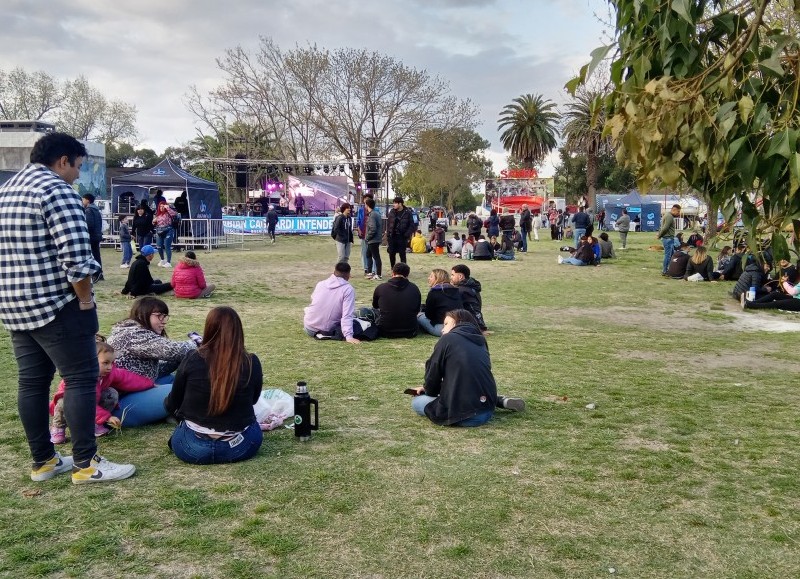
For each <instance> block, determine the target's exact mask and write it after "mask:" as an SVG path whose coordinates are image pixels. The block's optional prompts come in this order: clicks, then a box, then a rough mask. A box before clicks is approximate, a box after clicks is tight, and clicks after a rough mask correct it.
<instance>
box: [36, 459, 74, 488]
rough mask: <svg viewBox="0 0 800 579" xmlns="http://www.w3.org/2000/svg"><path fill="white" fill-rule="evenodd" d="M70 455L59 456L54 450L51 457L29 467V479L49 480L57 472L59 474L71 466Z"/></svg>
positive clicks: (37, 480)
mask: <svg viewBox="0 0 800 579" xmlns="http://www.w3.org/2000/svg"><path fill="white" fill-rule="evenodd" d="M72 466H73V465H72V457H71V456H61V453H60V452H56V453H55V454H54V455H53V458H51V459H50V460H48V461H47V462H45V463H44V464H42V465H40V466H34V467H33V468H32V469H31V480H32V481H34V482H42V481H43V480H49V479H51V478H53V477H54V476H56V475H57V474H61V473H62V472H67V471H68V470H70V469H71V468H72Z"/></svg>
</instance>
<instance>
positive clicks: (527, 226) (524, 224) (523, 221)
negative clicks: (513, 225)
mask: <svg viewBox="0 0 800 579" xmlns="http://www.w3.org/2000/svg"><path fill="white" fill-rule="evenodd" d="M532 225H533V217H532V216H531V210H530V209H528V204H527V203H525V204H524V205H523V206H522V213H520V216H519V228H520V230H521V233H522V240H521V242H522V243H521V244H520V251H521V252H522V253H526V252H527V251H528V235H529V234H530V232H531V227H532Z"/></svg>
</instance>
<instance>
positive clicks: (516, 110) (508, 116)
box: [497, 94, 559, 168]
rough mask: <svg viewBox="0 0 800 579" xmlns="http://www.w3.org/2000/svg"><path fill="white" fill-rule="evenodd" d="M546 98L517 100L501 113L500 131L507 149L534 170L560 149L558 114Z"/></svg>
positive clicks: (524, 97) (534, 96)
mask: <svg viewBox="0 0 800 579" xmlns="http://www.w3.org/2000/svg"><path fill="white" fill-rule="evenodd" d="M555 107H556V105H555V104H554V103H553V102H551V101H549V100H547V99H545V98H544V97H543V96H542V95H532V94H526V95H522V96H520V97H517V98H515V99H514V100H513V101H512V102H511V104H510V105H506V106H505V107H504V108H503V110H502V111H501V112H500V119H499V120H498V121H497V122H498V127H497V128H498V130H500V131H503V132H502V133H501V134H500V141H501V142H502V143H503V148H505V150H506V151H508V152H509V153H511V154H512V155H513V156H514V157H516V158H517V159H520V160H521V161H522V163H523V165H524V166H525V167H528V168H533V167H534V166H535V165H537V164H539V163H541V162H542V161H543V160H544V158H545V157H546V156H547V155H548V154H549V153H550V151H552V150H553V149H555V148H556V135H557V133H558V130H557V125H558V120H559V117H558V112H557V111H556V110H555Z"/></svg>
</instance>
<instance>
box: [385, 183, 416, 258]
mask: <svg viewBox="0 0 800 579" xmlns="http://www.w3.org/2000/svg"><path fill="white" fill-rule="evenodd" d="M386 233H387V236H386V237H387V241H388V242H389V248H388V249H389V264H390V265H391V266H392V267H394V263H395V256H396V255H397V254H400V261H401V262H403V263H405V262H406V247H407V246H408V242H409V240H410V239H411V235H412V234H413V233H414V220H413V219H412V218H411V211H409V210H408V209H406V206H405V204H404V203H403V198H402V197H395V198H394V205H393V207H392V209H391V210H390V211H389V220H388V222H387V223H386Z"/></svg>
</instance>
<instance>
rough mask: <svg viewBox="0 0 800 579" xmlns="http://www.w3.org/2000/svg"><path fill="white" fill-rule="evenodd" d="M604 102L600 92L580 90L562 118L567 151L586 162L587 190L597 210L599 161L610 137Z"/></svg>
mask: <svg viewBox="0 0 800 579" xmlns="http://www.w3.org/2000/svg"><path fill="white" fill-rule="evenodd" d="M603 100H604V99H603V94H602V93H600V92H596V91H590V90H581V91H578V92H577V93H576V94H575V95H574V97H573V99H572V100H571V101H570V102H569V103H568V104H567V108H566V111H565V112H564V114H563V117H562V119H563V121H564V124H563V127H562V129H561V133H562V136H563V137H564V139H565V140H566V148H567V149H568V150H569V151H572V152H574V153H580V154H582V155H583V156H584V157H585V159H586V191H587V196H588V198H589V206H590V207H595V198H596V192H597V176H598V175H597V173H598V163H599V158H600V156H601V155H603V154H604V153H606V152H607V151H608V149H609V142H608V137H606V136H604V135H603V128H604V127H605V121H606V117H605V110H604V105H603Z"/></svg>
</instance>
